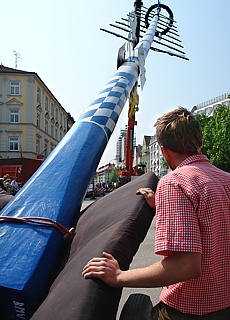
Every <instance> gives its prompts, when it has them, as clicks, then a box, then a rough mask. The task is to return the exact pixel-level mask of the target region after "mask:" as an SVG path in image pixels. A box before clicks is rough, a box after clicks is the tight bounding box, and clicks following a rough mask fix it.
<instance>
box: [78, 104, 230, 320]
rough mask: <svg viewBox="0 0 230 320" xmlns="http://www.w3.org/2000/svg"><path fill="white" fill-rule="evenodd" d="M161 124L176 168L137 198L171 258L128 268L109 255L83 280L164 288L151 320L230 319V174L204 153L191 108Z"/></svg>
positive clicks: (160, 135)
mask: <svg viewBox="0 0 230 320" xmlns="http://www.w3.org/2000/svg"><path fill="white" fill-rule="evenodd" d="M155 126H156V136H157V141H158V143H159V145H160V147H161V151H162V154H163V156H164V158H165V160H166V162H167V163H168V165H169V166H170V168H171V169H172V171H171V172H170V173H168V174H167V175H166V176H164V177H163V178H162V179H160V181H159V183H158V186H157V191H156V194H155V195H154V193H153V191H152V190H151V189H149V188H141V189H139V190H138V191H137V193H139V194H142V195H143V196H144V197H145V199H146V201H147V202H148V204H149V205H150V206H151V207H152V208H155V207H156V241H155V252H156V253H157V254H160V255H163V256H164V258H163V259H162V260H161V261H159V262H157V263H154V264H153V265H150V266H148V267H145V268H140V269H134V270H128V271H122V270H120V268H119V265H118V263H117V261H116V260H115V259H114V258H113V256H111V255H110V254H108V253H103V258H94V259H92V260H91V261H90V262H89V263H88V264H87V265H86V266H85V268H84V270H83V275H84V277H85V278H88V277H98V278H100V279H101V280H103V281H105V282H106V283H107V284H108V285H111V286H114V287H163V288H162V292H161V296H160V301H161V302H160V303H159V304H158V305H157V306H156V307H154V309H153V318H152V319H162V320H163V319H171V320H174V319H177V320H179V319H181V320H189V319H204V320H206V319H207V320H208V319H215V320H217V319H220V320H222V319H230V174H229V173H227V172H224V171H222V170H220V169H218V168H216V167H215V166H213V165H212V164H211V163H210V161H209V160H208V158H207V157H206V156H204V155H202V154H201V149H202V145H203V143H202V132H201V129H200V126H199V123H198V121H197V120H196V118H195V117H194V116H193V115H192V114H191V113H190V112H189V111H188V110H186V109H184V108H178V109H176V110H173V111H171V112H169V113H166V114H165V115H163V116H162V117H160V118H159V119H158V120H157V122H156V124H155Z"/></svg>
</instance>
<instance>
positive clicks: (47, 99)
mask: <svg viewBox="0 0 230 320" xmlns="http://www.w3.org/2000/svg"><path fill="white" fill-rule="evenodd" d="M45 109H46V110H47V111H48V110H49V98H48V97H46V102H45Z"/></svg>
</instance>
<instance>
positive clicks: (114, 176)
mask: <svg viewBox="0 0 230 320" xmlns="http://www.w3.org/2000/svg"><path fill="white" fill-rule="evenodd" d="M119 171H120V168H119V167H114V168H113V170H112V172H111V174H110V176H109V182H118V175H117V174H118V172H119Z"/></svg>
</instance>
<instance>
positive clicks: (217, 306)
mask: <svg viewBox="0 0 230 320" xmlns="http://www.w3.org/2000/svg"><path fill="white" fill-rule="evenodd" d="M156 208H157V214H156V242H155V253H156V254H160V255H164V256H169V255H170V253H171V252H172V251H184V252H199V253H201V254H202V275H201V277H199V278H197V279H192V280H189V281H184V282H180V283H177V284H174V285H170V286H167V287H163V288H162V293H161V296H160V300H161V301H163V302H164V303H166V304H167V305H168V306H171V307H172V308H175V309H176V310H178V311H181V312H183V313H189V314H196V315H202V314H206V313H210V312H214V311H217V310H221V309H224V308H227V307H230V174H229V173H227V172H224V171H222V170H220V169H218V168H216V167H215V166H213V165H212V164H211V163H210V162H209V160H208V158H206V156H204V155H193V156H191V157H188V158H187V159H186V160H185V161H183V162H182V163H181V164H180V165H179V166H178V167H177V168H176V169H175V170H174V171H172V172H170V173H169V174H167V175H166V176H165V177H163V178H162V179H161V180H160V181H159V183H158V187H157V191H156Z"/></svg>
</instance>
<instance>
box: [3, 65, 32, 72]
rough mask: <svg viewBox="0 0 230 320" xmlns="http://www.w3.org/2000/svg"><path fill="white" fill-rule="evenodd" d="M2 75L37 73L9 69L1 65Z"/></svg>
mask: <svg viewBox="0 0 230 320" xmlns="http://www.w3.org/2000/svg"><path fill="white" fill-rule="evenodd" d="M0 73H25V74H31V73H33V74H35V72H28V71H23V70H18V69H13V68H8V67H5V66H4V65H3V64H1V65H0Z"/></svg>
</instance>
